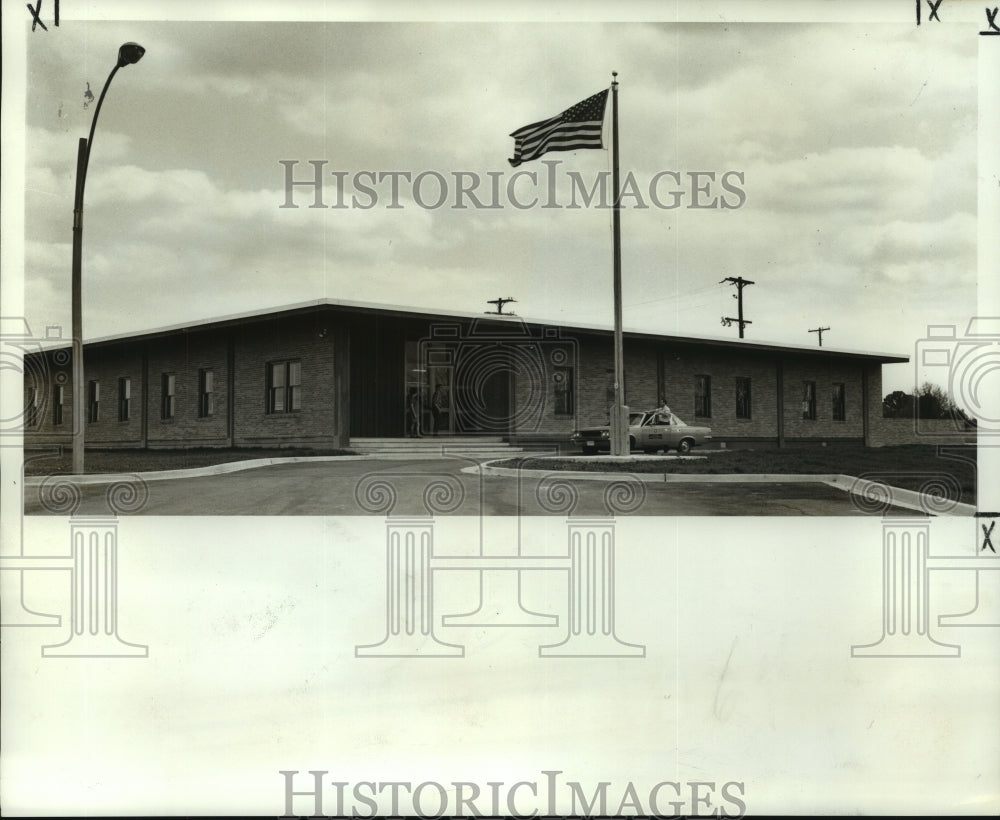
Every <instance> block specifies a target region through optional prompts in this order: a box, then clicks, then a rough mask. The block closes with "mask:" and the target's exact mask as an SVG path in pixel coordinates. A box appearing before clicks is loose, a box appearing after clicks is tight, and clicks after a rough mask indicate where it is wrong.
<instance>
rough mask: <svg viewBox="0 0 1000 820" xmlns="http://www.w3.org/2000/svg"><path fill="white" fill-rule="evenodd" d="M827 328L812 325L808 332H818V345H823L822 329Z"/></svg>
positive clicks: (826, 328) (825, 328)
mask: <svg viewBox="0 0 1000 820" xmlns="http://www.w3.org/2000/svg"><path fill="white" fill-rule="evenodd" d="M829 329H830V328H828V327H814V328H812V329H811V330H810V331H809V332H810V333H818V334H819V346H820V347H822V346H823V331H824V330H829Z"/></svg>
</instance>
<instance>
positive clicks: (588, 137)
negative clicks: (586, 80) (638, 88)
mask: <svg viewBox="0 0 1000 820" xmlns="http://www.w3.org/2000/svg"><path fill="white" fill-rule="evenodd" d="M607 101H608V89H606V88H605V89H604V90H603V91H599V92H598V93H597V94H595V95H594V96H593V97H587V99H585V100H584V101H583V102H578V103H577V104H576V105H574V106H572V107H570V108H567V109H566V110H565V111H563V112H562V113H561V114H558V115H557V116H555V117H551V118H549V119H547V120H542V121H541V122H534V123H532V124H531V125H525V126H524V127H523V128H518V129H517V130H516V131H514V132H513V133H512V134H511V136H512V137H513V138H514V156H513V157H512V158H511V159H509V160H507V161H508V162H509V163H510V164H511V165H513V166H514V167H515V168H516V167H517V166H518V165H520V164H521V163H522V162H527V161H528V160H531V159H538V157H540V156H541V155H542V154H544V153H546V152H547V151H575V150H576V149H577V148H603V147H604V144H603V143H602V142H601V129H602V127H603V126H604V106H605V104H606V103H607Z"/></svg>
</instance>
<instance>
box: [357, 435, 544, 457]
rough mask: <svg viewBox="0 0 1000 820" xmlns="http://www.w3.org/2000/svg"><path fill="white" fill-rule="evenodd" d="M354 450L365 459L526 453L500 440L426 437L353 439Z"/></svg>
mask: <svg viewBox="0 0 1000 820" xmlns="http://www.w3.org/2000/svg"><path fill="white" fill-rule="evenodd" d="M348 446H349V447H350V449H352V450H354V452H356V453H359V454H361V455H381V456H386V455H388V456H395V455H398V456H409V457H412V456H422V457H426V458H433V457H434V456H441V455H445V456H447V455H455V456H462V455H469V456H486V457H493V458H503V457H504V456H507V455H514V454H516V453H521V452H524V450H523V448H521V447H512V446H511V445H510V444H509V443H508V442H506V441H504V440H503V439H502V438H501V437H500V436H446V435H441V436H423V437H421V438H351V443H350V444H349V445H348Z"/></svg>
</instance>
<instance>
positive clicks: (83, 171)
mask: <svg viewBox="0 0 1000 820" xmlns="http://www.w3.org/2000/svg"><path fill="white" fill-rule="evenodd" d="M145 53H146V49H144V48H143V47H142V46H140V45H139V44H138V43H125V44H124V45H123V46H122V47H121V48H119V49H118V62H117V64H116V65H115V67H114V68H113V69H111V73H110V74H109V75H108V79H107V80H106V81H105V83H104V88H103V89H102V90H101V96H100V98H99V99H98V100H97V108H95V109H94V119H93V120H92V121H91V123H90V136H89V137H88V138H87V139H84V138H83V137H80V142H79V144H78V145H77V151H76V193H75V195H74V199H73V281H72V286H71V290H72V300H73V472H74V473H75V474H77V475H82V474H83V446H84V427H85V424H86V421H85V418H84V412H83V408H84V402H85V401H86V391H85V388H84V381H83V379H84V375H83V191H84V188H85V186H86V184H87V166H88V165H89V164H90V149H91V147H93V144H94V129H95V128H96V127H97V117H98V115H99V114H100V113H101V104H102V103H103V102H104V95H105V94H107V93H108V86H109V85H111V80H112V78H114V76H115V74H116V73H117V72H118V69H119V68H124V67H125V66H127V65H131V64H132V63H137V62H139V60H141V59H142V55H143V54H145Z"/></svg>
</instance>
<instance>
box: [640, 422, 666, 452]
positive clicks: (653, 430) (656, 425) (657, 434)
mask: <svg viewBox="0 0 1000 820" xmlns="http://www.w3.org/2000/svg"><path fill="white" fill-rule="evenodd" d="M662 421H663V419H662V417H661V416H659V415H658V414H657V415H653V416H650V417H649V423H648V424H647V425H646V426H645V427H643V428H642V429H643V433H644V445H643V446H645V447H649V448H653V447H656V448H658V449H659V448H666V447H669V446H670V445H669V444H667V431H668V430H669V428H668V427H665V426H664V425H663V424H662V423H661V422H662Z"/></svg>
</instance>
